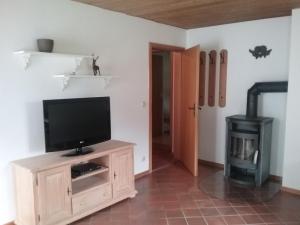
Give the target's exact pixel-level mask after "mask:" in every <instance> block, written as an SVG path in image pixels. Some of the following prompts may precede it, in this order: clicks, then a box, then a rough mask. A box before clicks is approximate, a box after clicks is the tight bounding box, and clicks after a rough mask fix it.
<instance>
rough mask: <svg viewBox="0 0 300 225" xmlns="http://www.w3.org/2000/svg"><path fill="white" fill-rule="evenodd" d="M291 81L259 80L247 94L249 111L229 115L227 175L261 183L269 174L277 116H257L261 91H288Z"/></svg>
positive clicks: (257, 183)
mask: <svg viewBox="0 0 300 225" xmlns="http://www.w3.org/2000/svg"><path fill="white" fill-rule="evenodd" d="M287 86H288V83H287V82H263V83H255V84H254V85H253V86H252V87H251V88H250V89H249V90H248V95H247V114H246V115H234V116H229V117H226V122H227V140H226V159H225V176H226V177H228V178H230V179H231V180H232V181H235V182H237V183H240V184H245V185H254V186H261V185H262V184H263V183H264V182H265V181H266V180H267V179H268V177H269V171H270V155H271V142H272V123H273V118H269V117H258V116H257V101H258V95H259V94H260V93H265V92H287Z"/></svg>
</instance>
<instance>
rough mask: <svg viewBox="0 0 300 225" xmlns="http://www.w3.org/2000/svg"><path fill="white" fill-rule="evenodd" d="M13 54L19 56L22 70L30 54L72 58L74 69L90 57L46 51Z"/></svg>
mask: <svg viewBox="0 0 300 225" xmlns="http://www.w3.org/2000/svg"><path fill="white" fill-rule="evenodd" d="M14 54H15V55H17V56H19V57H20V60H21V62H22V65H23V68H24V70H26V69H27V68H28V66H29V64H30V62H31V58H32V56H51V57H64V58H71V59H74V65H75V70H74V71H76V70H77V69H78V67H79V66H80V64H81V62H82V60H84V59H92V58H93V56H91V55H77V54H65V53H48V52H38V51H26V50H22V51H15V52H14Z"/></svg>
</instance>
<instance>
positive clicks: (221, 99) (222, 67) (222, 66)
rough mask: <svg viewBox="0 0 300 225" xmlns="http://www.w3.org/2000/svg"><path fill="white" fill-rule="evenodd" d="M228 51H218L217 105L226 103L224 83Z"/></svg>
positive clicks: (225, 80)
mask: <svg viewBox="0 0 300 225" xmlns="http://www.w3.org/2000/svg"><path fill="white" fill-rule="evenodd" d="M227 62H228V52H227V50H225V49H223V50H222V51H221V52H220V81H219V106H220V107H225V105H226V83H227Z"/></svg>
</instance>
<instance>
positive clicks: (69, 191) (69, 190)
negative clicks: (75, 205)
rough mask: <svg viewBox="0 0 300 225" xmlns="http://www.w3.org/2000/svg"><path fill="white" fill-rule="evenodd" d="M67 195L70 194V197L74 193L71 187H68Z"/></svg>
mask: <svg viewBox="0 0 300 225" xmlns="http://www.w3.org/2000/svg"><path fill="white" fill-rule="evenodd" d="M67 193H68V195H70V194H71V193H72V191H71V189H70V187H68V190H67Z"/></svg>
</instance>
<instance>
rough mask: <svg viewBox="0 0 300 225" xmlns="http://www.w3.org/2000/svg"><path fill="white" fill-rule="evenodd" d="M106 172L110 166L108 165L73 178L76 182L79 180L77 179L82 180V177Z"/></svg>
mask: <svg viewBox="0 0 300 225" xmlns="http://www.w3.org/2000/svg"><path fill="white" fill-rule="evenodd" d="M105 172H108V168H107V167H103V168H101V169H98V170H95V171H92V172H90V173H87V174H84V175H82V176H79V177H76V178H73V179H72V181H73V182H74V181H77V180H81V179H84V178H87V177H90V176H94V175H97V174H101V173H105Z"/></svg>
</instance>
